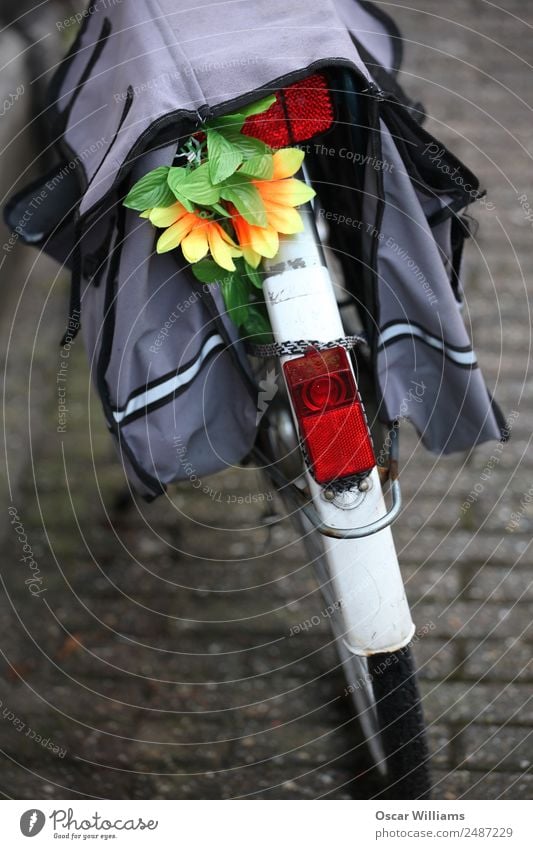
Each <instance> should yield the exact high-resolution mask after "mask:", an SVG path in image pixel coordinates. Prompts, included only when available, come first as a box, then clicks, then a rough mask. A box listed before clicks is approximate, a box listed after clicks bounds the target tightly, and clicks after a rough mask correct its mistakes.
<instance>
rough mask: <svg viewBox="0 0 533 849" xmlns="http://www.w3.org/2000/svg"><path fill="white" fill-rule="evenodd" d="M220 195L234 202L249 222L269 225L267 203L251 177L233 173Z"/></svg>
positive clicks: (263, 225)
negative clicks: (265, 203)
mask: <svg viewBox="0 0 533 849" xmlns="http://www.w3.org/2000/svg"><path fill="white" fill-rule="evenodd" d="M220 197H222V198H224V200H228V201H229V202H230V203H232V204H233V205H234V206H235V207H236V208H237V210H238V211H239V212H240V214H241V215H242V217H243V218H244V220H245V221H247V222H248V224H255V225H256V226H257V227H266V226H267V224H268V220H267V214H266V209H265V205H264V203H263V201H262V199H261V195H260V194H259V192H258V191H257V189H256V187H255V186H254V185H253V183H252V181H251V180H250V178H249V177H246V176H245V175H244V174H239V172H237V173H236V174H233V175H232V176H231V177H229V179H228V180H226V181H225V182H224V183H223V184H222V185H221V186H220Z"/></svg>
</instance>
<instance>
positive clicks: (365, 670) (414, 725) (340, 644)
mask: <svg viewBox="0 0 533 849" xmlns="http://www.w3.org/2000/svg"><path fill="white" fill-rule="evenodd" d="M284 401H285V399H284V393H283V390H281V391H280V393H279V396H278V398H277V399H276V401H275V402H274V403H273V404H272V408H271V409H270V415H269V424H268V427H266V428H264V430H263V431H262V434H261V442H260V451H261V454H262V456H263V457H266V458H276V459H275V460H273V461H272V462H273V463H275V465H276V466H277V467H278V468H281V470H282V471H283V473H284V474H285V476H286V477H287V478H288V479H289V480H293V481H295V480H298V478H299V475H301V454H300V449H299V445H298V440H297V438H296V434H295V431H294V426H293V423H292V418H291V415H290V413H289V411H288V409H287V405H286V403H284ZM263 472H264V473H266V474H267V475H268V472H269V467H268V465H267V466H266V467H264V468H263ZM274 483H275V481H274ZM280 494H281V498H282V501H283V502H284V503H285V505H286V507H287V512H288V514H289V515H290V516H291V519H292V521H293V524H294V525H295V528H296V530H297V532H298V534H299V536H300V538H301V540H302V542H303V544H304V546H305V549H306V553H307V558H308V563H309V564H312V566H313V569H314V572H315V575H316V578H317V581H318V585H319V587H320V590H321V593H322V595H323V597H324V601H325V602H326V605H327V606H328V609H329V610H332V611H334V613H333V615H331V616H330V617H328V618H329V622H330V625H331V628H332V631H333V636H334V638H335V645H336V648H337V653H338V655H339V658H340V661H341V663H342V667H343V670H344V675H345V678H346V684H347V690H348V692H349V693H350V695H351V699H352V703H353V705H354V708H355V712H356V714H357V718H358V721H359V725H360V727H361V730H362V733H363V737H364V740H365V743H366V748H367V750H368V753H369V756H370V759H371V762H372V764H373V765H374V768H375V770H376V771H377V772H378V773H379V776H380V778H381V782H382V784H383V789H382V790H381V791H379V792H378V793H374V794H373V796H372V798H379V797H381V796H385V795H386V796H388V797H390V798H396V799H427V798H429V795H430V787H431V781H430V775H429V768H428V761H429V754H428V748H427V744H426V737H425V726H424V718H423V713H422V706H421V702H420V697H419V693H418V686H417V682H416V674H415V669H414V662H413V658H412V655H411V651H410V649H409V647H406V648H403V649H401V650H399V651H396V652H392V653H380V654H375V655H372V656H370V657H363V656H359V655H356V654H354V653H353V652H352V651H350V649H349V648H348V646H347V644H346V642H345V640H344V630H345V625H344V621H343V617H342V613H341V610H340V605H339V604H338V599H337V598H336V596H335V592H334V590H333V584H332V581H331V573H330V568H329V564H328V556H327V550H326V548H325V546H324V544H323V541H322V540H323V538H322V537H321V536H320V534H318V533H317V532H316V531H315V530H314V528H313V527H312V526H311V524H310V522H309V521H308V519H307V518H306V517H305V515H304V514H303V513H302V512H301V511H300V510H296V511H295V510H294V504H293V503H292V501H291V500H290V499H288V498H287V497H286V496H285V495H284V494H283V492H281V493H280Z"/></svg>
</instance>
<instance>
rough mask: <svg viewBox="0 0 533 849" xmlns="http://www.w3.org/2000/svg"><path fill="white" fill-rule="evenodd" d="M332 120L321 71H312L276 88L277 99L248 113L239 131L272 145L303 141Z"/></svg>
mask: <svg viewBox="0 0 533 849" xmlns="http://www.w3.org/2000/svg"><path fill="white" fill-rule="evenodd" d="M332 124H333V105H332V102H331V97H330V93H329V89H328V83H327V80H326V78H325V77H324V76H323V74H313V76H312V77H306V79H305V80H300V82H297V83H293V84H292V85H290V86H287V88H282V89H280V90H279V91H278V92H276V102H275V103H273V104H272V106H271V107H270V109H267V111H266V112H263V114H262V115H251V116H250V117H249V118H247V119H246V121H245V122H244V126H243V128H242V132H243V133H244V134H245V135H247V136H255V138H258V139H261V140H262V141H264V142H265V143H266V144H268V145H270V147H273V148H279V147H287V146H289V145H291V144H295V143H296V142H304V141H307V140H308V139H310V138H312V136H316V135H318V133H323V132H325V130H328V129H329V128H330V127H331V125H332Z"/></svg>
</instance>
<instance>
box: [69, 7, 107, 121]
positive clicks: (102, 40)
mask: <svg viewBox="0 0 533 849" xmlns="http://www.w3.org/2000/svg"><path fill="white" fill-rule="evenodd" d="M111 29H112V27H111V21H110V20H109V18H104V22H103V24H102V29H101V30H100V35H99V36H98V39H97V40H96V41H95V42H94V45H92V47H93V51H92V53H91V56H90V59H89V61H88V62H87V64H86V66H85V68H84V69H83V73H82V75H81V77H80V78H79V80H78V82H77V83H76V86H75V88H74V91H73V93H72V96H71V98H70V100H69V102H68V103H67V105H66V107H65V109H64V110H63V111H62V112H61V113H60V115H61V125H62V127H63V128H64V127H65V126H66V124H67V122H68V119H69V117H70V113H71V112H72V109H73V108H74V104H75V103H76V100H77V99H78V97H79V94H80V92H81V90H82V89H83V86H84V85H85V84H86V82H87V80H88V79H89V77H90V75H91V72H92V70H93V68H94V66H95V65H96V63H97V62H98V60H99V58H100V56H101V55H102V51H103V49H104V47H105V46H106V43H107V39H108V38H109V36H110V34H111Z"/></svg>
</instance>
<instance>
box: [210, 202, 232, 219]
mask: <svg viewBox="0 0 533 849" xmlns="http://www.w3.org/2000/svg"><path fill="white" fill-rule="evenodd" d="M211 209H213V210H214V211H215V212H218V214H219V215H220V216H222V218H231V212H228V210H227V209H225V208H224V207H223V206H222V204H221V203H212V204H211Z"/></svg>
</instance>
